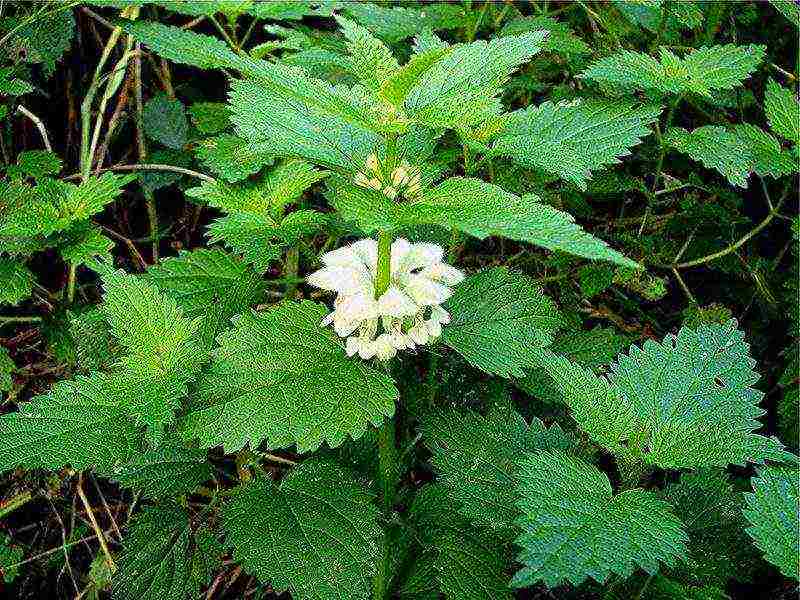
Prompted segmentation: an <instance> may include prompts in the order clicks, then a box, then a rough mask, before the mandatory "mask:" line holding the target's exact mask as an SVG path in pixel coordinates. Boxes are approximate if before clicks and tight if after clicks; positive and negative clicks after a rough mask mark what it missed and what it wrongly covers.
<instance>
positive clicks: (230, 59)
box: [124, 21, 246, 69]
mask: <svg viewBox="0 0 800 600" xmlns="http://www.w3.org/2000/svg"><path fill="white" fill-rule="evenodd" d="M124 29H125V31H126V32H127V33H129V34H130V35H132V36H133V37H134V38H135V39H136V40H137V41H139V42H141V43H142V44H144V45H145V46H146V47H147V48H148V49H150V50H151V51H153V52H155V53H156V54H158V55H160V56H162V57H163V58H166V59H169V60H171V61H173V62H176V63H178V64H182V65H191V66H193V67H198V68H200V69H223V68H235V69H238V68H242V67H243V65H244V64H246V63H245V62H244V59H243V58H241V57H240V56H238V55H237V54H236V53H235V52H234V51H233V50H231V49H230V48H228V46H227V45H226V44H225V42H223V41H222V40H219V39H217V38H213V37H211V36H208V35H202V34H200V33H195V32H193V31H187V30H185V29H181V28H180V27H174V26H172V25H164V24H162V23H154V22H150V21H133V22H132V23H126V24H125V25H124Z"/></svg>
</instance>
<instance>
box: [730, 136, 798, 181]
mask: <svg viewBox="0 0 800 600" xmlns="http://www.w3.org/2000/svg"><path fill="white" fill-rule="evenodd" d="M731 132H732V133H733V135H735V136H736V137H737V138H738V139H739V141H741V142H743V143H744V144H746V145H747V147H748V151H749V153H750V156H751V157H752V163H751V165H750V169H751V170H752V171H753V172H754V173H756V174H757V175H759V176H761V177H766V176H770V177H782V176H784V175H789V174H790V173H795V172H797V171H799V170H800V160H798V158H797V157H796V156H793V155H792V152H791V151H789V150H784V149H783V148H781V145H780V142H778V140H777V139H775V138H774V137H773V136H771V135H770V134H769V133H767V132H766V131H764V130H763V129H760V128H758V127H756V126H755V125H750V124H749V123H740V124H738V125H734V126H733V127H731Z"/></svg>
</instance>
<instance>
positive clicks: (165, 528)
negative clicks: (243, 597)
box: [112, 503, 222, 600]
mask: <svg viewBox="0 0 800 600" xmlns="http://www.w3.org/2000/svg"><path fill="white" fill-rule="evenodd" d="M221 556H222V548H221V545H220V544H219V542H218V541H217V540H216V539H215V538H214V535H213V533H212V532H211V530H210V529H209V528H208V527H207V526H206V525H199V526H194V525H193V524H192V523H191V520H190V517H189V513H188V512H187V511H186V509H185V508H183V507H181V506H178V505H177V504H172V503H161V504H157V505H155V506H150V507H147V508H145V509H144V511H143V512H142V513H141V514H140V515H138V516H136V517H134V519H133V520H132V522H131V526H130V531H129V532H128V535H127V536H126V537H125V541H124V545H123V550H122V554H121V556H120V559H119V570H118V571H117V572H116V573H115V574H114V576H113V578H112V590H113V597H114V599H115V600H163V599H165V598H170V600H190V599H193V598H197V596H198V594H199V593H200V588H202V587H203V586H206V585H208V584H209V583H210V580H211V575H212V574H213V572H214V571H215V570H216V569H217V568H218V567H219V565H220V563H221V561H220V558H221Z"/></svg>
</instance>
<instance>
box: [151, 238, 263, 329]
mask: <svg viewBox="0 0 800 600" xmlns="http://www.w3.org/2000/svg"><path fill="white" fill-rule="evenodd" d="M145 279H146V280H147V281H150V282H151V283H154V284H155V285H156V286H157V287H158V289H160V290H161V291H162V292H163V293H164V294H165V295H167V296H169V297H170V298H172V299H174V300H175V302H176V304H177V306H178V307H179V308H180V309H181V310H182V311H183V314H184V317H185V318H187V319H190V320H196V319H199V321H200V325H199V332H198V334H199V337H200V339H201V340H202V341H203V343H204V344H206V345H211V344H212V343H213V341H214V339H215V338H216V336H217V334H218V333H219V332H221V331H222V330H223V329H225V328H226V327H228V325H229V324H230V319H231V317H233V316H234V315H237V314H239V313H241V312H243V311H245V310H247V309H248V308H250V307H251V306H253V305H255V304H257V303H258V302H259V301H261V300H262V299H263V296H264V289H265V285H264V282H263V281H262V279H261V277H259V275H258V273H256V272H255V271H254V270H253V269H251V268H250V267H248V266H247V265H246V264H244V263H242V262H241V261H239V260H238V259H236V258H235V257H233V256H231V255H230V254H228V253H226V252H224V251H222V250H219V249H203V248H201V249H198V250H194V251H192V252H181V253H180V254H179V255H178V256H177V257H175V258H168V259H166V260H164V261H162V262H161V263H160V264H158V265H155V266H153V267H150V269H148V271H147V274H146V275H145Z"/></svg>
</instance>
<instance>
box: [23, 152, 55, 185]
mask: <svg viewBox="0 0 800 600" xmlns="http://www.w3.org/2000/svg"><path fill="white" fill-rule="evenodd" d="M62 165H63V163H62V160H61V159H60V158H59V157H58V156H57V155H56V154H54V153H53V152H49V151H47V150H26V151H25V152H20V153H19V156H17V168H18V169H20V170H21V171H22V172H23V173H25V175H27V176H28V177H33V178H34V179H38V178H40V177H44V176H46V175H58V174H59V172H60V171H61V167H62Z"/></svg>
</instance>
